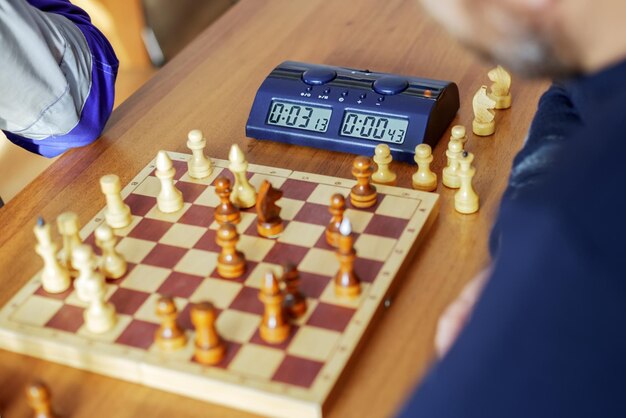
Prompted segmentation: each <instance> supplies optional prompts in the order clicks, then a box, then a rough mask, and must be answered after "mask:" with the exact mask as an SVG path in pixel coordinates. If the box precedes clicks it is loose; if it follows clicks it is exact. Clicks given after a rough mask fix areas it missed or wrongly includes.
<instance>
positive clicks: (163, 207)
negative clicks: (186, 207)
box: [156, 151, 183, 213]
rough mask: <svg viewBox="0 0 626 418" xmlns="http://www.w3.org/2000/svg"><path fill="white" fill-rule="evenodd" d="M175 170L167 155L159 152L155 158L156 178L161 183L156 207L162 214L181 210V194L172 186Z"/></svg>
mask: <svg viewBox="0 0 626 418" xmlns="http://www.w3.org/2000/svg"><path fill="white" fill-rule="evenodd" d="M175 174H176V170H175V169H174V164H173V163H172V160H171V159H170V157H169V155H167V152H165V151H159V153H158V154H157V158H156V176H157V177H158V179H159V180H160V181H161V191H160V192H159V195H158V196H157V207H158V208H159V210H160V211H161V212H163V213H172V212H176V211H179V210H180V209H182V208H183V194H182V193H181V192H180V190H178V189H177V188H176V186H174V175H175Z"/></svg>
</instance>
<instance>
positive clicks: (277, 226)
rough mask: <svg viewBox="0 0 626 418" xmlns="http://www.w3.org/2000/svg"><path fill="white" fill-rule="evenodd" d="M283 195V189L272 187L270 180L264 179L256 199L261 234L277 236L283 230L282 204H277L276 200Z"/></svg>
mask: <svg viewBox="0 0 626 418" xmlns="http://www.w3.org/2000/svg"><path fill="white" fill-rule="evenodd" d="M281 197H283V192H282V191H280V190H278V189H275V188H274V187H272V184H271V183H270V182H269V181H267V180H265V181H263V184H261V187H260V188H259V194H258V197H257V201H256V212H257V231H258V233H259V235H260V236H262V237H265V238H277V237H278V236H279V235H280V233H281V232H283V220H282V219H281V218H280V206H278V205H276V201H277V200H279V199H280V198H281Z"/></svg>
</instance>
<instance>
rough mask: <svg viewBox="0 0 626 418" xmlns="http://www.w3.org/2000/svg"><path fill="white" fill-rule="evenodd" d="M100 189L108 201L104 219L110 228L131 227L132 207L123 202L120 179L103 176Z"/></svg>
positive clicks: (112, 175) (114, 176) (112, 176)
mask: <svg viewBox="0 0 626 418" xmlns="http://www.w3.org/2000/svg"><path fill="white" fill-rule="evenodd" d="M100 189H101V190H102V193H104V196H105V197H106V201H107V206H106V209H105V211H104V218H105V219H106V221H107V223H108V224H109V226H110V227H111V228H115V229H118V228H125V227H127V226H128V225H130V223H131V221H132V219H133V218H132V216H131V214H130V207H128V205H127V204H126V203H124V200H122V195H121V191H122V186H121V185H120V178H119V177H118V176H116V175H115V174H108V175H106V176H103V177H102V178H101V179H100Z"/></svg>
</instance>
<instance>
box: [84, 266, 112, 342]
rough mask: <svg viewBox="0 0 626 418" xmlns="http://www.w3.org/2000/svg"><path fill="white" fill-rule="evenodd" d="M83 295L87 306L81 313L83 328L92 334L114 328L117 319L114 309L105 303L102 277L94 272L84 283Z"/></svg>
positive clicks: (104, 287)
mask: <svg viewBox="0 0 626 418" xmlns="http://www.w3.org/2000/svg"><path fill="white" fill-rule="evenodd" d="M84 293H85V296H86V297H87V301H88V302H89V306H88V307H87V309H85V312H84V313H83V318H84V319H85V326H86V327H87V329H88V330H89V331H90V332H93V333H94V334H102V333H104V332H107V331H109V330H110V329H111V328H113V327H114V326H115V323H116V321H117V317H116V314H115V308H114V307H113V304H111V303H110V302H106V300H105V298H106V286H105V282H104V276H102V274H100V273H99V272H95V274H94V275H93V277H92V279H91V280H89V281H88V282H86V284H85V287H84Z"/></svg>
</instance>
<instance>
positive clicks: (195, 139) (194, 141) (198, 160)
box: [187, 129, 213, 179]
mask: <svg viewBox="0 0 626 418" xmlns="http://www.w3.org/2000/svg"><path fill="white" fill-rule="evenodd" d="M205 147H206V138H205V137H204V135H203V134H202V131H200V130H198V129H194V130H193V131H190V132H189V134H188V135H187V148H189V149H190V150H191V153H192V156H191V159H190V160H189V161H188V162H187V173H189V177H192V178H194V179H203V178H206V177H209V176H210V175H211V172H212V171H213V167H212V166H211V160H209V159H208V158H207V157H205V155H204V148H205Z"/></svg>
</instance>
